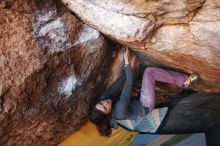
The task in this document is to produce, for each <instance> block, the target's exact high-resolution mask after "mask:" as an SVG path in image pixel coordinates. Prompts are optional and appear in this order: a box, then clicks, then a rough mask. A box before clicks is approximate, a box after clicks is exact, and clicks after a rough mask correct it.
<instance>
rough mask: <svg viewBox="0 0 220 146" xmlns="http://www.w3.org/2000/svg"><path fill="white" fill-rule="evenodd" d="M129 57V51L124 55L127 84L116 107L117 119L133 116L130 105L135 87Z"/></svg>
mask: <svg viewBox="0 0 220 146" xmlns="http://www.w3.org/2000/svg"><path fill="white" fill-rule="evenodd" d="M128 56H129V52H128V49H127V50H126V52H125V53H124V59H125V74H126V82H125V85H124V87H123V90H122V93H121V96H120V99H119V101H118V102H117V103H116V107H115V118H116V119H125V118H128V117H130V116H131V115H130V112H129V105H130V98H131V91H132V86H133V74H132V71H131V65H130V63H129V61H128Z"/></svg>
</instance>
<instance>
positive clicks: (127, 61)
mask: <svg viewBox="0 0 220 146" xmlns="http://www.w3.org/2000/svg"><path fill="white" fill-rule="evenodd" d="M123 56H124V60H125V64H129V59H128V58H129V49H128V48H127V47H126V48H123Z"/></svg>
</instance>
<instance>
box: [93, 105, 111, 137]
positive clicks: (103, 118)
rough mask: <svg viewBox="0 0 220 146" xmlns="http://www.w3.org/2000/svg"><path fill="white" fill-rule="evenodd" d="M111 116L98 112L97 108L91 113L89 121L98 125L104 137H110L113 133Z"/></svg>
mask: <svg viewBox="0 0 220 146" xmlns="http://www.w3.org/2000/svg"><path fill="white" fill-rule="evenodd" d="M109 115H110V114H105V113H103V112H102V111H100V110H97V109H96V107H95V106H93V108H92V110H91V111H90V112H89V120H90V121H91V122H92V123H93V124H95V125H96V127H97V129H98V131H99V133H100V135H102V136H110V135H111V133H112V130H111V126H110V117H109Z"/></svg>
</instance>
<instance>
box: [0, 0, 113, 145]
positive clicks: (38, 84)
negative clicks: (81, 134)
mask: <svg viewBox="0 0 220 146" xmlns="http://www.w3.org/2000/svg"><path fill="white" fill-rule="evenodd" d="M0 13H1V15H0V20H1V21H0V52H1V53H0V73H1V76H0V107H1V108H0V145H1V146H12V145H22V146H29V145H33V146H40V145H47V146H50V145H51V146H54V145H56V144H58V143H59V142H61V141H62V140H63V139H64V138H65V137H66V136H67V135H69V134H70V133H72V132H73V131H75V130H77V129H78V128H79V126H80V125H82V124H83V122H84V121H85V120H86V118H87V110H88V105H89V103H90V100H92V99H94V98H95V97H97V95H99V94H100V93H101V92H102V91H103V89H104V88H105V84H104V83H103V81H104V80H105V78H106V76H107V75H108V67H109V66H111V64H112V61H113V54H112V53H113V52H114V51H113V50H114V49H115V48H116V46H114V45H112V44H111V43H110V42H109V41H107V40H106V39H104V37H103V36H102V35H101V34H100V33H99V32H98V31H96V30H94V29H93V28H90V27H88V26H86V25H83V24H82V23H81V22H79V20H77V19H76V18H75V17H74V16H72V14H71V13H70V12H69V11H68V10H67V9H66V8H65V7H63V5H62V4H61V3H59V2H57V1H56V2H55V1H52V0H51V1H47V0H45V1H34V0H33V1H30V0H26V1H25V0H17V1H1V2H0ZM110 47H111V49H110Z"/></svg>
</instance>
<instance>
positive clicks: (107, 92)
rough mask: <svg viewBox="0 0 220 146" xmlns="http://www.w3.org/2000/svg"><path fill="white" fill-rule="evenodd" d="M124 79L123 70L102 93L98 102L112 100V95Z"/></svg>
mask: <svg viewBox="0 0 220 146" xmlns="http://www.w3.org/2000/svg"><path fill="white" fill-rule="evenodd" d="M125 79H126V76H125V71H124V70H123V71H122V73H121V75H120V76H119V77H118V78H117V79H116V81H115V82H114V83H113V84H112V85H111V86H110V87H109V88H108V89H107V90H105V91H104V92H103V93H102V95H101V96H100V100H105V99H109V98H113V95H114V93H115V92H116V91H117V90H118V89H119V87H120V86H121V85H122V83H123V82H124V81H125Z"/></svg>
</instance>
